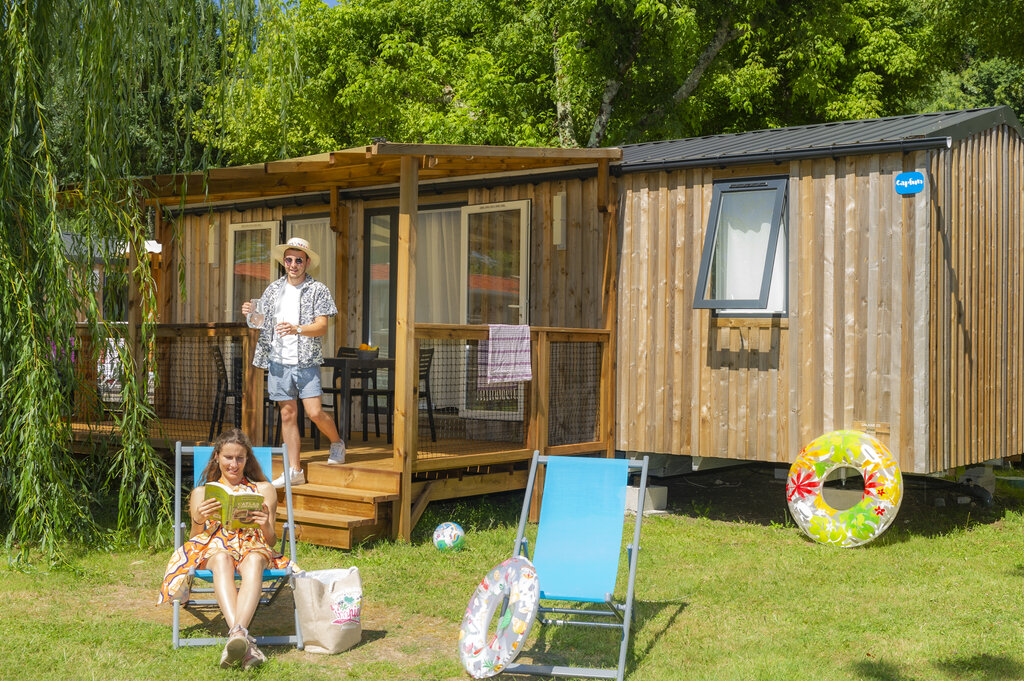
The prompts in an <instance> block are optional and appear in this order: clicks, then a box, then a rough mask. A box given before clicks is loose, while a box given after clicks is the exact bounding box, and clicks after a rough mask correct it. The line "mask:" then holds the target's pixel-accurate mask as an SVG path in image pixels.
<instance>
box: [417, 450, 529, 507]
mask: <svg viewBox="0 0 1024 681" xmlns="http://www.w3.org/2000/svg"><path fill="white" fill-rule="evenodd" d="M532 456H533V453H532V452H531V453H530V456H529V457H527V459H529V458H530V457H532ZM527 477H528V471H527V470H525V469H522V470H514V471H507V472H505V471H503V472H499V473H482V474H480V475H465V476H462V477H456V478H443V479H441V480H431V481H429V482H414V483H413V485H412V487H413V492H414V493H415V492H416V491H417V490H422V489H424V488H425V487H426V486H427V485H430V487H431V489H430V500H431V501H442V500H444V499H461V498H463V497H470V496H476V495H478V494H495V493H497V492H509V491H512V490H517V489H526V478H527Z"/></svg>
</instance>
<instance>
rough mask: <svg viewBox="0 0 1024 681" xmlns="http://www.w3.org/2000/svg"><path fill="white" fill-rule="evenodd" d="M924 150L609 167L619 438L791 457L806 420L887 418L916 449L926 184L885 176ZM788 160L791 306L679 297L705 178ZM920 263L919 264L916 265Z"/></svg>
mask: <svg viewBox="0 0 1024 681" xmlns="http://www.w3.org/2000/svg"><path fill="white" fill-rule="evenodd" d="M928 161H929V154H928V153H927V152H921V153H917V154H910V155H906V156H904V155H901V154H891V155H885V156H857V157H848V158H841V159H819V160H809V161H802V162H793V163H790V164H789V165H788V166H774V165H773V166H760V167H742V168H730V169H724V170H723V169H715V170H711V169H688V170H679V171H674V172H669V173H666V172H661V173H636V174H630V175H626V176H624V177H623V178H622V184H621V186H620V192H621V193H620V200H621V202H622V205H623V211H622V214H623V219H622V257H621V271H620V279H619V346H618V366H619V374H618V376H619V382H618V394H617V408H618V423H617V447H618V448H619V449H623V450H626V451H645V452H657V453H667V454H690V455H699V456H706V457H723V458H732V459H748V460H760V461H779V462H790V461H792V460H793V459H795V458H796V456H797V454H798V453H799V450H800V448H801V447H802V446H803V445H804V444H806V443H808V442H810V440H812V439H813V438H814V437H816V436H817V435H819V434H821V433H823V432H827V431H829V430H834V429H837V428H845V427H853V426H854V424H855V423H866V424H869V425H870V427H875V428H877V430H878V432H879V433H884V432H885V431H888V432H889V433H890V435H889V436H888V438H883V439H887V440H889V444H890V446H891V447H892V448H893V450H894V453H895V454H896V455H897V456H898V457H899V460H900V464H901V466H902V467H903V468H904V470H907V471H908V472H926V470H927V467H928V463H927V458H928V456H927V453H928V441H929V440H928V437H929V432H928V425H929V422H928V413H929V410H928V399H929V393H928V389H927V386H928V383H927V381H928V366H929V353H928V347H929V346H928V320H929V278H928V274H927V272H928V263H929V252H930V247H931V244H930V239H929V211H928V205H929V203H928V202H929V200H930V199H929V197H930V191H929V190H926V191H925V192H922V193H921V194H918V195H916V196H914V197H907V198H903V197H900V196H898V195H897V194H896V193H895V191H894V190H893V178H894V176H895V175H896V174H898V173H899V172H902V171H904V170H913V169H916V170H920V171H922V172H925V173H927V172H928V171H929V166H928ZM779 174H788V176H789V178H790V180H789V195H788V213H787V214H788V217H789V222H788V224H789V309H790V313H789V318H788V319H785V320H781V321H777V322H775V323H771V322H769V321H767V320H759V321H758V320H750V319H747V320H743V319H739V318H714V317H712V316H711V313H710V312H708V311H702V310H695V309H693V307H692V301H693V292H694V285H695V284H694V281H695V278H696V273H697V269H698V265H699V262H700V256H701V250H702V248H703V236H704V233H705V229H706V223H707V214H708V211H709V208H710V202H711V191H712V184H713V182H714V181H715V180H718V179H725V178H729V177H756V176H766V175H779ZM921 272H923V274H921Z"/></svg>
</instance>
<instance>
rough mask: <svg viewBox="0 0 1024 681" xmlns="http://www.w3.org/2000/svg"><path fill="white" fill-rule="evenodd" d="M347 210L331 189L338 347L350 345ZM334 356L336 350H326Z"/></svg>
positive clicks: (335, 335)
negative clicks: (335, 246)
mask: <svg viewBox="0 0 1024 681" xmlns="http://www.w3.org/2000/svg"><path fill="white" fill-rule="evenodd" d="M349 227H350V226H349V209H348V205H347V204H346V205H342V204H341V203H339V201H338V188H337V187H331V230H332V231H333V232H334V233H335V234H336V235H337V241H336V245H337V249H336V252H337V256H336V258H335V267H334V296H335V303H337V305H338V316H337V317H335V318H334V340H335V342H336V343H337V344H338V345H350V344H351V343H350V342H349V339H348V337H347V336H346V335H345V334H346V332H347V331H348V330H349V328H350V326H351V325H350V324H349V318H348V315H349V312H350V310H351V309H352V308H351V306H350V305H349V300H348V282H349V272H350V270H349V237H350V232H349ZM328 350H330V352H331V354H332V355H333V354H334V351H335V350H336V348H328Z"/></svg>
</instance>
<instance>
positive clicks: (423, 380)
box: [420, 348, 437, 442]
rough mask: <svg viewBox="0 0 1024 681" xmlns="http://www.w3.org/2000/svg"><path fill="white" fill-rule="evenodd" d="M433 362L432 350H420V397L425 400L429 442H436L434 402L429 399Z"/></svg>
mask: <svg viewBox="0 0 1024 681" xmlns="http://www.w3.org/2000/svg"><path fill="white" fill-rule="evenodd" d="M433 362H434V348H420V395H422V396H423V397H426V398H427V421H428V422H429V423H430V440H431V441H432V442H437V430H436V429H435V428H434V401H433V400H432V399H431V397H430V365H431V364H433Z"/></svg>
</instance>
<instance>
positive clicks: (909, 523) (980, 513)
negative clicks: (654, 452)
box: [651, 463, 1024, 547]
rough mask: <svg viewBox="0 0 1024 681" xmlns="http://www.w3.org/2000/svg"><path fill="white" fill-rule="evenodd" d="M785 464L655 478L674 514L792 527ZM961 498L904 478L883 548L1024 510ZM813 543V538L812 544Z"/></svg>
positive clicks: (928, 481)
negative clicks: (965, 501)
mask: <svg viewBox="0 0 1024 681" xmlns="http://www.w3.org/2000/svg"><path fill="white" fill-rule="evenodd" d="M777 468H778V469H785V464H771V463H749V464H743V465H738V466H731V467H727V468H719V469H714V470H710V471H701V472H697V473H691V474H687V475H677V476H672V477H668V478H660V479H654V480H652V482H651V484H654V485H664V486H666V487H667V488H668V511H669V512H670V513H672V514H674V515H682V516H689V517H692V518H706V519H709V520H721V521H726V522H741V523H751V524H756V525H764V526H786V527H792V528H793V530H794V532H799V530H798V529H797V528H796V525H795V524H794V522H793V520H792V518H791V517H790V515H789V508H788V506H787V504H786V481H785V479H778V478H776V477H775V470H776V469H777ZM961 497H963V494H962V493H960V492H958V491H957V490H956V488H954V487H952V486H951V485H950V483H949V482H947V481H944V480H937V479H933V478H925V477H923V476H904V495H903V502H902V504H901V505H900V510H899V516H898V517H897V518H896V521H895V522H894V524H893V526H892V527H890V528H889V530H888V531H887V532H886V533H885V534H884V535H882V537H880V538H879V540H878V541H876V542H872V543H870V544H867V545H866V546H867V547H870V546H874V545H885V544H889V543H894V542H900V541H906V540H908V539H909V538H911V537H915V536H918V537H919V536H924V537H931V536H940V535H946V534H950V533H952V532H957V531H963V530H965V529H970V528H971V527H973V526H976V525H983V524H988V523H993V522H996V521H998V520H1000V519H1002V518H1003V516H1004V515H1005V513H1006V512H1007V511H1021V510H1024V500H1021V499H1019V498H1016V497H1013V496H1010V495H999V494H997V496H996V498H995V502H994V503H993V504H992V506H987V507H986V506H981V505H978V504H975V503H968V504H961V503H958V501H959V498H961ZM808 541H810V540H808Z"/></svg>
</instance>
